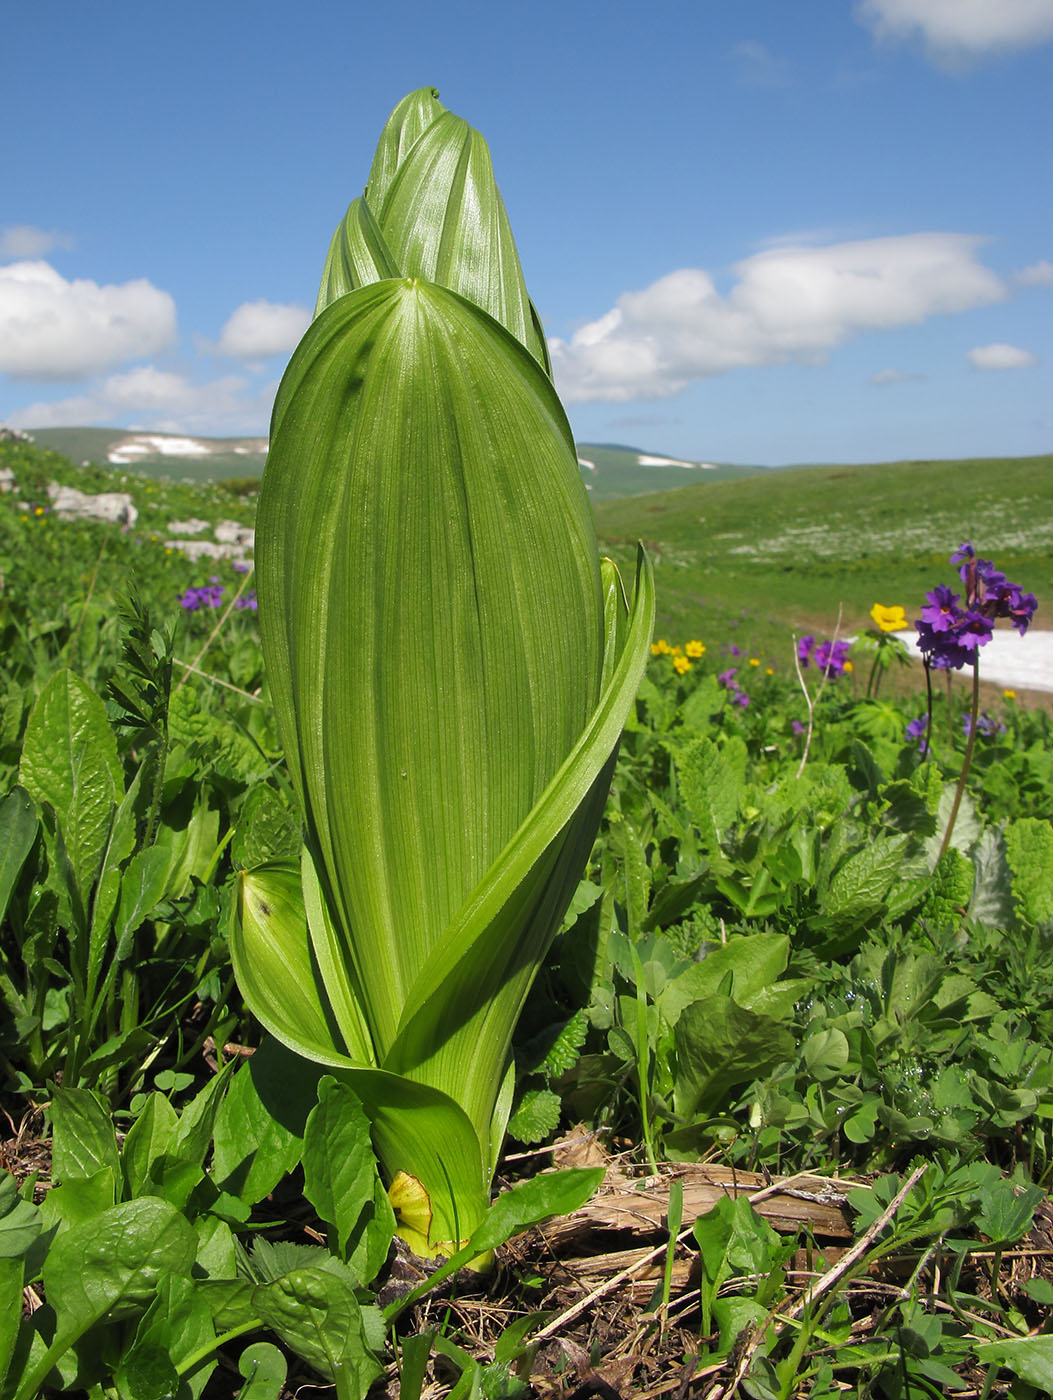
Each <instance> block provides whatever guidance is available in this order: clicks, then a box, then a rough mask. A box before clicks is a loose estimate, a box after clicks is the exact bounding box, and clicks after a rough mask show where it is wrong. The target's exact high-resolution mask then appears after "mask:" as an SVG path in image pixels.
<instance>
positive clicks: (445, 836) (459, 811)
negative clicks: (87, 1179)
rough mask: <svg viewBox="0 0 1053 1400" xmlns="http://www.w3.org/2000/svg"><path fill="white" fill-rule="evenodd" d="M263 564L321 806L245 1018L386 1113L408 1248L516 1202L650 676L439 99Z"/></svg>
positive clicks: (274, 513)
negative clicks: (560, 1000)
mask: <svg viewBox="0 0 1053 1400" xmlns="http://www.w3.org/2000/svg"><path fill="white" fill-rule="evenodd" d="M256 560H257V564H256V572H257V579H258V592H259V603H260V619H261V632H262V638H263V648H264V656H265V660H266V664H267V671H268V677H269V681H270V686H271V690H272V694H273V697H274V705H275V710H276V714H277V718H278V723H279V727H280V732H281V737H282V742H283V745H284V748H285V753H286V757H287V760H288V764H289V768H290V771H291V774H292V778H293V782H294V785H295V787H296V789H297V791H298V793H299V796H300V799H301V801H302V804H303V815H304V822H305V831H306V845H305V849H304V853H303V859H302V862H301V865H300V868H299V869H295V868H292V867H289V866H282V865H277V864H275V865H270V866H266V867H261V868H258V869H256V870H253V871H250V872H247V873H245V874H244V875H243V876H242V880H241V897H240V901H239V909H238V913H237V917H236V919H235V927H234V931H233V945H232V947H233V958H234V966H235V969H236V972H237V975H238V979H239V982H240V985H241V988H242V991H243V994H244V996H245V999H246V1001H247V1002H248V1004H249V1005H250V1007H251V1008H252V1009H253V1011H254V1012H255V1013H256V1015H257V1016H258V1018H259V1019H260V1021H261V1022H262V1023H263V1024H264V1025H265V1026H266V1027H267V1028H268V1029H269V1030H270V1031H271V1032H272V1033H273V1034H274V1035H275V1036H277V1037H278V1038H279V1039H280V1040H282V1041H283V1042H284V1043H285V1044H286V1045H288V1046H290V1047H291V1048H292V1049H293V1050H295V1051H297V1052H298V1053H299V1054H301V1055H303V1056H305V1057H307V1058H308V1059H310V1060H313V1061H316V1062H318V1063H320V1064H324V1065H327V1066H331V1067H333V1068H334V1069H335V1070H337V1071H338V1072H339V1073H341V1074H342V1075H343V1076H344V1077H345V1078H346V1081H347V1082H348V1083H349V1084H350V1085H351V1086H352V1087H353V1088H354V1089H355V1091H356V1093H357V1094H358V1095H359V1097H360V1098H361V1100H362V1102H363V1104H364V1105H365V1107H366V1110H367V1112H368V1114H369V1117H370V1120H371V1123H372V1128H373V1137H374V1144H375V1147H376V1149H377V1152H378V1156H379V1158H380V1160H381V1163H382V1164H383V1167H384V1170H385V1173H386V1175H387V1178H388V1180H389V1182H390V1196H391V1200H392V1204H393V1205H394V1206H395V1208H396V1212H397V1214H398V1218H399V1221H400V1226H401V1233H402V1234H403V1235H404V1237H405V1238H406V1239H407V1240H408V1241H409V1242H410V1243H411V1244H412V1245H413V1247H414V1248H416V1249H417V1251H418V1252H419V1253H422V1254H425V1255H433V1254H436V1253H440V1252H442V1253H449V1252H450V1251H451V1249H452V1248H453V1247H454V1246H455V1245H456V1244H458V1243H460V1242H462V1241H464V1240H465V1239H466V1238H467V1237H468V1235H469V1234H470V1233H471V1230H472V1229H473V1227H474V1226H475V1225H476V1224H477V1222H478V1221H479V1219H480V1218H481V1216H482V1214H483V1212H484V1211H485V1209H486V1206H487V1204H488V1201H489V1195H490V1183H491V1178H492V1174H493V1170H494V1167H495V1164H496V1160H497V1156H498V1153H499V1150H500V1147H501V1142H502V1139H503V1136H504V1131H505V1125H506V1122H507V1118H508V1113H509V1109H510V1106H511V1097H512V1091H513V1084H514V1076H513V1069H512V1064H511V1053H510V1046H511V1039H512V1032H513V1030H514V1027H515V1024H516V1020H517V1018H518V1016H519V1014H520V1011H521V1009H522V1006H523V1003H524V1000H525V998H526V995H527V992H528V990H529V987H530V984H531V982H532V981H533V978H534V976H535V975H536V973H537V970H538V968H539V966H540V964H541V962H542V959H543V958H544V956H545V953H546V951H547V949H548V947H549V945H550V943H551V940H552V938H553V936H554V934H555V932H556V931H557V929H558V927H559V924H560V921H561V919H562V917H563V914H564V912H565V910H566V907H567V904H568V902H569V900H570V897H571V895H572V893H573V891H574V888H575V886H576V885H577V883H578V881H579V879H580V877H581V874H582V871H583V868H584V866H585V864H586V862H587V860H588V857H589V853H590V850H591V847H592V843H593V839H594V836H595V833H596V830H597V827H598V824H599V820H600V816H601V812H602V808H603V804H604V801H605V798H606V794H607V788H608V785H609V781H610V776H611V771H612V768H613V764H614V758H615V754H616V749H617V744H618V739H619V736H620V733H621V730H622V727H623V725H624V723H625V720H626V717H627V715H628V713H629V710H630V708H631V706H632V703H633V699H634V697H635V693H636V689H637V686H638V684H639V681H640V678H641V676H642V674H643V669H644V666H645V662H646V657H647V654H648V646H649V643H650V636H651V628H652V625H653V618H654V593H653V582H652V577H651V572H650V567H649V565H648V563H647V561H646V558H645V557H644V556H643V555H642V553H641V557H640V560H639V562H638V565H637V573H636V582H635V589H634V594H633V600H632V605H631V607H629V606H628V605H627V603H626V599H625V595H624V592H623V590H622V585H621V581H620V579H619V577H618V574H617V571H616V570H615V568H614V565H613V564H611V563H610V562H609V561H606V560H605V561H602V562H601V560H600V558H599V554H598V550H597V544H596V537H595V532H594V528H593V524H592V519H591V515H590V512H589V507H588V503H587V500H586V496H585V490H584V487H583V484H582V480H581V474H580V471H579V468H578V463H577V454H576V450H575V446H574V442H573V438H572V436H571V431H570V426H569V424H568V422H567V419H566V416H565V414H564V412H563V409H562V407H561V405H560V402H559V399H558V397H557V395H556V392H555V389H554V388H553V385H552V382H551V378H550V374H549V363H548V357H547V351H546V347H545V340H544V336H543V335H542V333H541V331H540V329H539V320H538V317H537V314H536V312H535V310H534V308H533V305H532V303H531V301H530V298H529V296H528V295H527V291H526V286H525V283H524V281H523V274H522V271H521V268H520V264H519V258H518V255H517V253H516V249H515V244H514V242H513V239H512V234H511V231H510V228H509V225H508V220H507V216H506V213H505V209H504V205H503V202H502V200H501V196H500V194H499V193H498V190H497V186H496V184H495V182H494V177H493V172H492V168H491V163H490V155H489V151H488V149H487V146H486V143H485V141H484V140H483V138H482V137H481V136H480V135H479V133H478V132H476V131H474V130H472V128H471V127H469V126H468V125H467V123H466V122H464V121H463V120H462V119H461V118H459V117H456V116H454V115H453V114H452V113H451V112H448V111H446V110H445V109H444V108H443V107H442V106H441V104H440V103H439V102H438V100H437V93H436V92H435V91H434V90H433V89H431V88H422V89H421V90H419V91H418V92H414V93H412V94H410V96H408V97H407V98H405V99H404V100H403V101H402V102H401V103H400V104H399V105H398V106H397V107H396V108H395V110H394V112H393V113H392V115H391V117H390V118H389V120H388V122H387V125H386V126H385V128H384V131H383V133H382V135H381V138H380V143H379V145H378V147H377V153H376V156H375V158H374V161H373V167H372V170H371V172H370V177H369V182H368V184H367V186H366V189H365V193H364V194H363V196H362V197H361V198H359V199H356V200H355V201H354V203H353V204H352V205H351V207H350V208H349V210H348V212H347V215H346V217H345V219H344V220H343V222H342V224H341V225H340V226H339V227H338V229H337V231H336V234H335V236H334V238H333V241H332V245H331V248H330V252H329V257H328V259H327V262H326V266H325V272H324V275H323V279H322V286H321V291H320V293H319V297H318V305H317V308H316V316H315V320H314V322H313V324H312V325H311V327H310V328H309V329H308V331H307V333H306V335H305V336H304V338H303V340H302V341H301V343H300V345H299V347H298V348H297V350H296V352H295V354H294V355H293V358H292V360H291V362H290V364H289V367H288V369H287V371H286V374H285V376H284V378H283V380H282V383H281V386H280V388H279V391H278V396H277V399H276V402H275V408H274V415H273V422H272V429H271V446H270V454H269V456H268V459H267V466H266V470H265V473H264V478H263V484H262V488H261V493H260V504H259V515H258V524H257V536H256Z"/></svg>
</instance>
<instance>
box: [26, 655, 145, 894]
mask: <svg viewBox="0 0 1053 1400" xmlns="http://www.w3.org/2000/svg"><path fill="white" fill-rule="evenodd" d="M19 781H20V782H21V784H22V786H23V787H24V788H25V790H26V791H27V792H28V793H29V795H30V797H32V798H33V800H34V801H35V802H36V803H37V805H38V806H39V807H43V806H44V805H45V804H48V805H49V806H50V807H51V808H52V809H53V810H54V812H55V816H56V818H57V820H58V824H59V827H60V830H61V833H62V839H63V842H64V845H65V850H66V854H67V856H68V859H69V864H70V869H71V871H72V875H73V879H74V881H75V885H76V892H77V894H78V896H79V902H80V906H81V908H82V910H84V911H87V909H88V907H89V901H90V897H91V891H92V887H93V886H94V884H95V880H96V878H97V877H98V874H99V869H100V866H101V863H102V855H103V851H104V850H105V849H106V841H107V838H108V836H109V832H110V823H111V822H112V820H113V814H114V812H115V810H116V806H117V801H118V797H119V796H120V797H123V795H124V778H123V774H122V771H121V764H120V760H119V758H118V757H117V741H116V740H115V739H114V737H113V731H112V730H111V728H110V724H109V720H108V719H107V718H106V707H105V706H104V705H103V703H102V701H101V700H100V699H99V697H98V696H97V695H96V694H95V692H94V691H93V690H92V689H91V687H90V686H89V685H88V684H87V683H86V682H85V681H82V680H81V678H80V677H79V676H77V675H75V674H74V672H73V671H70V670H61V671H57V672H56V673H55V675H54V676H52V678H51V680H50V681H49V682H48V684H47V685H46V686H45V688H44V689H43V691H41V694H40V698H39V699H38V700H37V703H36V705H35V706H34V707H33V712H32V714H31V715H30V717H29V723H28V724H27V725H26V736H25V740H24V743H23V747H22V759H21V764H20V766H19Z"/></svg>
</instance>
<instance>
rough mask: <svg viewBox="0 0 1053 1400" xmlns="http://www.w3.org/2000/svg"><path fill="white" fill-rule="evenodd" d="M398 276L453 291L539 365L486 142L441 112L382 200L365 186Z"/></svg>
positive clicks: (539, 340)
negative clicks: (498, 325) (488, 317)
mask: <svg viewBox="0 0 1053 1400" xmlns="http://www.w3.org/2000/svg"><path fill="white" fill-rule="evenodd" d="M366 198H367V200H368V201H369V202H370V204H372V205H373V207H374V209H375V210H376V214H377V222H378V223H379V225H380V228H381V230H382V231H383V234H384V238H385V240H386V242H387V245H388V247H389V248H390V249H391V251H392V254H393V256H394V258H395V260H396V262H397V263H398V264H399V268H400V271H401V274H402V276H404V277H425V278H427V279H428V281H430V282H435V283H438V284H439V285H440V286H443V287H449V288H450V290H451V291H455V292H459V293H460V294H461V296H464V297H467V298H468V300H469V301H472V302H474V303H475V305H476V306H479V307H481V308H482V309H483V310H484V311H486V312H488V313H489V314H490V315H491V316H492V317H493V318H494V320H495V321H499V322H500V323H501V325H503V326H504V327H505V329H506V330H508V331H510V332H511V334H512V335H514V336H515V338H516V339H517V340H518V341H520V342H521V343H522V344H523V345H525V346H526V348H527V349H528V350H529V351H530V352H531V354H532V355H533V356H534V358H535V359H536V360H538V361H539V362H540V363H541V364H542V365H545V363H546V355H547V351H546V348H545V341H544V338H543V337H541V336H539V335H538V330H537V326H536V324H535V321H534V317H533V315H532V308H531V305H530V298H529V295H528V294H527V289H526V283H525V281H524V280H523V270H522V267H521V265H520V262H519V254H518V252H517V251H516V246H515V240H514V238H513V237H512V229H511V225H510V224H509V222H508V215H507V213H506V212H505V206H504V201H503V200H502V198H501V195H500V192H499V191H498V188H497V183H496V181H495V180H494V172H493V166H492V164H491V162H490V151H489V148H488V147H487V144H486V141H485V140H484V139H483V137H482V136H481V135H480V134H479V132H478V131H475V130H474V129H473V128H472V127H470V126H469V125H468V123H467V122H466V121H464V120H463V119H462V118H461V117H456V116H454V114H453V113H452V112H445V111H444V112H442V113H441V114H440V115H439V116H438V117H436V119H435V121H433V122H432V123H431V125H430V126H429V127H428V128H427V130H426V131H425V132H423V134H422V135H421V136H420V138H419V139H418V140H417V141H415V142H414V143H413V145H412V147H411V148H410V150H409V151H408V153H407V154H406V156H405V157H404V159H403V160H402V161H401V163H400V164H399V167H398V170H397V172H396V175H395V178H394V180H393V181H392V182H391V185H390V186H389V188H388V190H387V193H386V194H385V195H384V197H383V200H382V201H381V202H377V201H376V197H375V196H374V195H373V192H372V191H371V190H370V189H369V188H368V187H367V190H366Z"/></svg>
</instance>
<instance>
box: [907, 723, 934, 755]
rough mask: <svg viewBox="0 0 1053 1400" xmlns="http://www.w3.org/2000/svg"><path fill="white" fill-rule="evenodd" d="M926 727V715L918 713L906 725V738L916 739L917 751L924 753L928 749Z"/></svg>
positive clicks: (927, 724) (927, 725)
mask: <svg viewBox="0 0 1053 1400" xmlns="http://www.w3.org/2000/svg"><path fill="white" fill-rule="evenodd" d="M928 727H929V717H928V715H919V716H918V718H917V719H912V720H911V722H910V723H909V724H908V725H907V730H906V735H907V738H908V739H915V740H917V744H918V752H919V753H926V752H927V751H928V747H929V741H928V738H927V737H926V730H927V729H928Z"/></svg>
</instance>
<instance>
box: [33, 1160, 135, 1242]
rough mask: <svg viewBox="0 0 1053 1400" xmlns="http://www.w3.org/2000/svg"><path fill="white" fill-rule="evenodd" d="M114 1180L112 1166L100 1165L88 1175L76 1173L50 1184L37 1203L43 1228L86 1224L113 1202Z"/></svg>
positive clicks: (67, 1227)
mask: <svg viewBox="0 0 1053 1400" xmlns="http://www.w3.org/2000/svg"><path fill="white" fill-rule="evenodd" d="M117 1196H118V1179H117V1172H116V1170H115V1169H114V1168H113V1167H100V1168H99V1169H98V1171H96V1172H93V1173H92V1175H91V1176H78V1177H74V1178H72V1179H71V1180H70V1181H64V1182H62V1184H61V1185H59V1186H53V1187H52V1188H51V1190H50V1191H49V1192H48V1193H47V1195H46V1196H45V1197H44V1199H43V1201H42V1202H41V1205H40V1214H41V1218H42V1220H43V1222H44V1228H45V1229H46V1230H49V1229H51V1228H52V1226H57V1227H58V1229H60V1230H68V1229H73V1228H76V1227H78V1226H80V1225H83V1224H86V1223H87V1222H90V1221H92V1220H94V1219H95V1218H96V1217H97V1216H99V1215H101V1214H102V1212H103V1211H104V1210H109V1208H110V1207H111V1206H112V1205H115V1204H116V1202H117Z"/></svg>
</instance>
